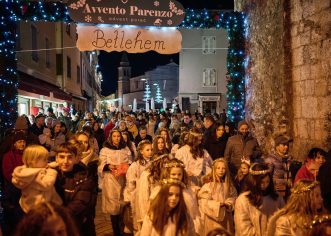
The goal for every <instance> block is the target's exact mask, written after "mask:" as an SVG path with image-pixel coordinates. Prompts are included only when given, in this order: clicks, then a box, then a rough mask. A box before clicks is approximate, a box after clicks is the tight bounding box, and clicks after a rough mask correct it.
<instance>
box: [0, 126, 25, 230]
mask: <svg viewBox="0 0 331 236" xmlns="http://www.w3.org/2000/svg"><path fill="white" fill-rule="evenodd" d="M26 138H27V136H26V132H25V131H23V130H21V131H15V132H14V135H13V138H12V146H11V148H10V150H9V151H8V152H6V153H5V154H4V156H3V159H2V175H3V189H2V190H3V192H2V193H3V195H2V199H1V204H2V207H3V209H4V215H5V217H4V224H3V234H4V235H12V233H13V230H14V229H15V227H16V225H17V224H18V221H19V220H20V219H21V218H22V217H23V214H24V212H23V211H22V209H21V207H20V205H19V199H20V197H21V191H20V189H18V188H16V187H15V186H14V185H13V183H12V177H13V172H14V169H15V168H16V167H17V166H22V165H23V160H22V156H23V151H24V149H25V146H26Z"/></svg>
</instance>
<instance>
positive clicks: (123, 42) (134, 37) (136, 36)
mask: <svg viewBox="0 0 331 236" xmlns="http://www.w3.org/2000/svg"><path fill="white" fill-rule="evenodd" d="M77 33H78V40H77V47H78V49H79V50H80V51H93V50H104V51H107V52H112V51H117V52H121V51H127V52H129V53H142V52H147V51H156V52H158V53H160V54H174V53H178V52H179V51H180V50H181V47H182V46H181V44H182V35H181V33H180V32H179V30H177V29H168V28H163V29H159V28H148V29H140V28H129V27H124V28H115V27H109V26H106V27H98V26H86V25H78V26H77Z"/></svg>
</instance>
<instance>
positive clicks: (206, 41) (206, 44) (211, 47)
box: [202, 36, 216, 55]
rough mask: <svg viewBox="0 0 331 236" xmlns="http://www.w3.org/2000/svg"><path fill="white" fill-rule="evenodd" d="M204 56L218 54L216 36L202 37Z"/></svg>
mask: <svg viewBox="0 0 331 236" xmlns="http://www.w3.org/2000/svg"><path fill="white" fill-rule="evenodd" d="M202 54H204V55H205V54H216V36H202Z"/></svg>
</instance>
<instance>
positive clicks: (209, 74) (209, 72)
mask: <svg viewBox="0 0 331 236" xmlns="http://www.w3.org/2000/svg"><path fill="white" fill-rule="evenodd" d="M202 84H203V86H204V87H215V86H216V84H217V74H216V69H215V68H204V69H203V73H202Z"/></svg>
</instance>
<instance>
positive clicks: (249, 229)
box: [234, 192, 284, 236]
mask: <svg viewBox="0 0 331 236" xmlns="http://www.w3.org/2000/svg"><path fill="white" fill-rule="evenodd" d="M248 194H249V192H244V193H242V194H240V195H239V197H238V198H237V200H236V204H235V210H234V222H235V230H236V234H235V235H236V236H265V235H266V234H267V225H268V221H269V218H270V217H271V215H272V214H273V213H275V212H276V211H277V210H279V209H281V208H282V207H283V206H284V200H283V198H282V197H280V196H279V197H278V198H277V199H276V200H273V199H272V198H271V197H270V196H265V197H263V202H262V204H261V206H260V207H259V208H256V207H255V206H253V205H252V204H251V203H250V202H249V200H248V198H247V195H248Z"/></svg>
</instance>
